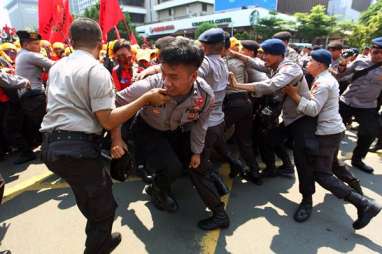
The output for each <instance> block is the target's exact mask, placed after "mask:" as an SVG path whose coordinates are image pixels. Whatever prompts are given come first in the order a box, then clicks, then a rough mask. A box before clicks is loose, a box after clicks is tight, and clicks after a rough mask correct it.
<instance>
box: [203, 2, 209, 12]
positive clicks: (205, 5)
mask: <svg viewBox="0 0 382 254" xmlns="http://www.w3.org/2000/svg"><path fill="white" fill-rule="evenodd" d="M207 7H208V6H207V4H206V3H202V11H207Z"/></svg>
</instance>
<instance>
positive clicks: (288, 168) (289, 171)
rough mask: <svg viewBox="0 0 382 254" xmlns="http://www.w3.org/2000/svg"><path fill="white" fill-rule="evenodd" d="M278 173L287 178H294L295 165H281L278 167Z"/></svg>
mask: <svg viewBox="0 0 382 254" xmlns="http://www.w3.org/2000/svg"><path fill="white" fill-rule="evenodd" d="M277 175H279V176H281V177H286V178H294V167H293V166H292V165H281V166H280V167H278V168H277Z"/></svg>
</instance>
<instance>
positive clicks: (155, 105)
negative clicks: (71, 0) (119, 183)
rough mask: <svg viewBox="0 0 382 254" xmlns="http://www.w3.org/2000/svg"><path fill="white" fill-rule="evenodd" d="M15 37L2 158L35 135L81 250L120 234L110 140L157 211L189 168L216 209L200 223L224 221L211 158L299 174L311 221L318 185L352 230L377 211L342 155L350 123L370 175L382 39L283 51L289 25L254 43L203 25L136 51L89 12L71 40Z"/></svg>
mask: <svg viewBox="0 0 382 254" xmlns="http://www.w3.org/2000/svg"><path fill="white" fill-rule="evenodd" d="M17 36H18V40H17V41H16V42H13V43H11V42H6V43H3V44H2V45H1V47H0V68H1V69H0V124H1V125H0V159H3V158H7V156H8V154H11V153H17V157H16V159H15V161H14V163H15V164H22V163H26V162H28V161H31V160H34V159H36V155H35V152H34V149H36V148H37V147H39V146H40V145H41V159H42V161H43V162H44V163H45V164H46V165H47V167H48V168H49V170H51V171H53V172H54V173H55V174H57V175H58V176H60V177H62V178H63V179H64V180H66V181H67V183H68V184H69V185H70V187H71V188H72V190H73V192H74V195H75V198H76V202H77V206H78V208H79V209H80V211H81V212H82V214H83V215H84V216H85V217H86V218H87V224H86V234H87V239H86V243H85V246H86V247H85V253H110V252H111V251H112V250H113V249H114V248H115V247H116V246H117V245H118V244H119V242H120V241H121V235H120V234H118V233H111V232H112V224H113V221H114V214H115V209H116V207H117V203H116V201H115V200H114V197H113V193H112V181H111V178H110V173H109V172H108V171H107V170H108V169H106V168H105V167H104V163H105V159H104V157H108V156H103V155H102V154H103V152H104V150H105V149H108V150H109V151H110V157H111V158H112V163H111V164H112V167H111V169H110V170H111V171H112V170H117V171H119V172H120V171H122V172H125V171H126V170H128V169H129V170H131V169H132V170H133V171H135V173H136V174H137V175H139V176H140V177H142V179H143V180H144V181H145V182H146V183H147V187H146V189H145V192H146V193H147V194H148V195H149V196H150V197H151V202H152V203H153V204H154V206H155V207H157V208H158V209H160V210H163V211H167V212H171V213H173V212H176V211H177V210H178V209H179V206H178V203H177V201H176V191H173V190H172V184H173V183H174V182H175V181H176V180H177V179H178V178H179V177H181V176H184V175H188V176H189V177H190V179H191V181H192V183H193V185H194V186H195V189H196V190H197V192H198V194H199V196H200V198H201V199H202V201H203V202H204V204H205V206H206V207H207V208H209V210H210V211H211V216H210V217H208V218H206V219H203V220H200V221H199V222H198V227H199V228H201V229H203V230H214V229H218V228H227V227H229V224H230V220H229V216H228V214H227V213H226V211H225V208H224V203H223V202H222V201H221V196H223V195H225V194H227V193H228V192H229V189H228V188H227V187H226V186H225V184H224V182H223V181H222V178H221V176H220V173H219V167H218V166H216V165H217V164H216V163H214V162H216V161H220V162H226V163H228V164H229V166H230V170H231V171H230V177H232V178H235V177H240V178H244V179H245V180H247V181H249V182H252V183H254V184H255V185H261V184H262V183H263V181H268V179H270V178H272V177H277V176H281V177H287V178H293V177H294V176H295V172H297V176H298V180H299V181H298V183H299V191H300V193H301V202H300V204H299V206H298V207H297V209H296V212H295V214H294V220H295V221H296V222H304V221H306V220H308V219H309V218H310V216H311V213H312V207H313V195H314V193H315V183H316V182H317V183H318V184H320V185H321V186H322V187H323V188H325V189H327V190H328V191H330V192H331V193H333V195H335V196H336V197H338V198H340V199H343V200H345V201H347V202H349V203H351V204H353V205H354V206H355V208H356V209H357V212H358V218H357V220H356V221H355V222H354V223H353V228H354V229H361V228H363V227H365V226H366V225H367V224H368V223H369V222H370V220H371V219H372V218H373V217H375V216H376V215H377V214H378V213H379V212H380V210H381V206H379V205H378V204H377V203H375V202H374V201H372V200H370V199H368V198H367V197H365V196H364V195H363V192H362V187H361V186H362V183H361V182H360V181H359V179H357V178H356V177H355V176H354V175H353V174H352V172H351V170H350V168H349V167H348V166H347V165H346V164H345V163H344V162H343V161H341V160H339V159H337V154H338V151H339V148H340V142H341V140H342V139H343V138H344V135H345V130H346V129H347V128H348V129H352V130H354V131H356V132H357V144H356V147H355V148H354V150H353V155H352V159H351V164H352V166H353V167H354V168H356V169H360V170H362V171H364V172H367V173H373V168H372V167H371V166H369V165H366V164H365V163H364V161H363V159H364V158H365V157H366V155H367V153H368V152H369V150H371V151H373V152H375V151H378V150H379V149H381V148H382V126H381V119H382V114H381V113H378V112H379V110H380V108H381V91H382V67H381V66H382V37H378V38H375V39H374V40H373V41H372V42H370V47H368V48H365V49H362V53H360V50H358V49H354V48H345V47H344V45H343V44H342V42H341V41H332V42H330V43H329V44H328V45H327V47H326V48H324V47H320V46H305V47H304V48H298V47H295V48H292V46H293V44H290V43H289V42H290V40H291V39H292V35H291V33H289V32H286V31H285V32H279V33H277V34H275V35H274V36H273V37H272V38H269V39H266V40H264V41H263V42H262V43H261V44H259V43H258V42H256V41H253V40H238V39H236V38H235V37H231V36H230V34H229V33H227V32H225V31H224V30H222V29H220V28H212V29H209V30H207V31H205V32H204V33H202V34H201V35H200V36H199V38H197V39H196V40H192V39H189V38H185V37H179V36H178V37H174V36H166V37H163V38H160V39H158V40H157V41H155V43H154V45H152V46H151V45H148V44H146V43H145V44H144V45H142V46H141V47H139V46H138V45H131V44H130V42H129V41H128V40H125V39H118V40H115V41H111V42H108V43H102V40H101V38H102V34H101V30H100V28H99V26H98V24H97V23H96V22H94V21H91V20H89V19H85V18H79V19H77V20H75V21H74V22H73V24H72V26H71V28H70V45H69V44H64V43H60V42H56V43H53V44H51V43H50V42H48V41H45V40H41V36H40V35H39V34H37V33H35V32H28V31H18V32H17ZM378 114H379V115H378ZM352 122H357V123H358V126H357V127H355V125H352ZM227 137H228V138H227ZM376 139H377V140H376ZM374 141H375V142H376V143H375V145H374V147H372V148H370V147H371V145H372V143H373V142H374ZM126 144H128V146H127V145H126ZM128 148H129V149H128ZM290 151H292V153H291V152H290ZM276 158H279V159H280V161H281V162H282V164H281V165H280V166H278V167H277V166H276V161H277V159H276ZM259 160H261V161H262V162H263V163H264V164H265V167H264V168H261V167H260V166H259ZM126 161H128V163H126ZM131 161H132V163H130V162H131ZM116 162H121V163H120V164H118V163H117V164H116ZM113 165H114V166H115V165H117V166H115V168H113ZM121 167H122V168H121ZM117 173H118V172H117ZM114 174H115V172H114ZM111 175H113V172H111ZM120 180H121V179H120ZM122 180H124V177H123V176H122ZM0 182H4V181H3V180H1V177H0ZM0 194H1V193H0Z"/></svg>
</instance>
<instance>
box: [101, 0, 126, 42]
mask: <svg viewBox="0 0 382 254" xmlns="http://www.w3.org/2000/svg"><path fill="white" fill-rule="evenodd" d="M106 2H107V4H106ZM124 18H125V15H124V14H123V12H122V10H121V7H120V6H119V3H118V0H107V1H106V0H101V1H100V3H99V22H98V23H99V25H100V27H101V30H102V39H103V41H104V42H106V41H107V33H108V32H109V31H110V30H111V29H112V28H113V27H114V26H117V25H118V23H119V22H120V21H121V20H123V19H124Z"/></svg>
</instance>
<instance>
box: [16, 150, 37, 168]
mask: <svg viewBox="0 0 382 254" xmlns="http://www.w3.org/2000/svg"><path fill="white" fill-rule="evenodd" d="M35 159H36V155H35V154H34V153H33V152H32V151H31V152H21V153H20V154H19V156H18V157H17V159H16V160H15V161H14V162H13V164H15V165H18V164H23V163H26V162H28V161H33V160H35Z"/></svg>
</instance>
